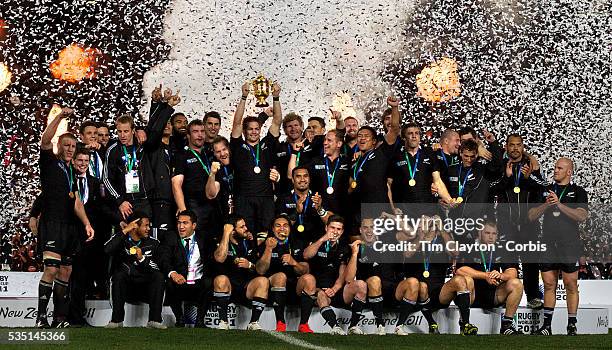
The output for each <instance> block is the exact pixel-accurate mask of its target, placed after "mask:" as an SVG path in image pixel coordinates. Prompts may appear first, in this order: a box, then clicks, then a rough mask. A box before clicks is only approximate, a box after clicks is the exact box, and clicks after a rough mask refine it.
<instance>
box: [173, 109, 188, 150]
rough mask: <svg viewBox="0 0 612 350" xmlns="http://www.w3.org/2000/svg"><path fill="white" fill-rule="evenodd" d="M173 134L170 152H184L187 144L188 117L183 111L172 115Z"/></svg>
mask: <svg viewBox="0 0 612 350" xmlns="http://www.w3.org/2000/svg"><path fill="white" fill-rule="evenodd" d="M170 124H172V135H171V136H170V154H172V155H174V154H176V153H178V152H182V150H183V149H185V146H186V145H187V124H188V121H187V117H186V116H185V114H183V113H180V112H179V113H174V114H173V115H172V117H170Z"/></svg>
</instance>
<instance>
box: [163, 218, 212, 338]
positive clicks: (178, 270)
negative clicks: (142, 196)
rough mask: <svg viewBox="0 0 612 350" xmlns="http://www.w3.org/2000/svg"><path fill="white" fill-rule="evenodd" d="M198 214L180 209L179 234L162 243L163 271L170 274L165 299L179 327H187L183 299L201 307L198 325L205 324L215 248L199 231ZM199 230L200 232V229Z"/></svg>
mask: <svg viewBox="0 0 612 350" xmlns="http://www.w3.org/2000/svg"><path fill="white" fill-rule="evenodd" d="M196 223H197V217H196V214H195V213H194V212H193V211H191V210H184V211H181V212H180V213H179V214H178V216H177V230H178V235H176V236H175V239H174V240H173V241H169V242H167V244H164V246H163V253H162V271H163V273H164V274H165V275H166V276H167V277H168V282H167V284H166V286H167V288H166V302H167V303H168V304H170V307H171V308H172V312H173V313H174V316H175V318H176V327H184V326H185V322H184V320H183V315H184V312H183V305H182V303H183V302H187V301H190V302H195V304H196V305H197V308H198V316H197V320H196V327H204V318H205V317H206V309H207V306H208V300H209V298H210V292H211V290H212V274H211V269H210V266H211V265H210V261H211V260H210V259H211V254H212V249H211V247H210V246H206V244H205V242H204V239H203V237H202V236H201V234H199V233H198V234H196V226H197V224H196ZM198 232H200V231H198Z"/></svg>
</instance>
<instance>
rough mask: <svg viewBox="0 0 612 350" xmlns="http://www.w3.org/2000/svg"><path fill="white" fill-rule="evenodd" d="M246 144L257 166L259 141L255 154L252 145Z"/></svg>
mask: <svg viewBox="0 0 612 350" xmlns="http://www.w3.org/2000/svg"><path fill="white" fill-rule="evenodd" d="M247 146H249V150H250V151H251V155H252V156H253V159H254V160H255V166H259V149H260V148H261V147H260V143H258V144H257V155H256V154H255V151H254V150H253V148H254V147H252V146H251V145H249V144H247Z"/></svg>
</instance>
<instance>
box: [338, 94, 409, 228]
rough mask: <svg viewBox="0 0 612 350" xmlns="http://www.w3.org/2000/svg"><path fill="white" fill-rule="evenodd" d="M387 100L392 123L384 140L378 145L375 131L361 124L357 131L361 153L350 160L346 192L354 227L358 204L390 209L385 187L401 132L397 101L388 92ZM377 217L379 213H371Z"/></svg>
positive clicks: (355, 225) (358, 209) (358, 215)
mask: <svg viewBox="0 0 612 350" xmlns="http://www.w3.org/2000/svg"><path fill="white" fill-rule="evenodd" d="M387 104H388V105H389V106H390V107H391V111H392V118H391V124H390V127H389V129H388V131H387V134H386V135H385V142H382V143H381V144H380V145H379V146H377V141H376V131H375V130H374V129H372V128H371V127H369V126H362V127H361V128H360V129H359V132H358V133H357V145H358V146H359V152H360V156H359V157H358V158H357V159H355V160H354V161H353V165H352V169H351V170H352V174H351V180H350V182H349V183H350V188H349V194H351V208H350V213H351V214H350V219H351V220H352V223H353V224H354V226H353V227H359V223H360V222H361V220H360V214H361V208H360V205H363V204H364V203H377V204H379V205H380V204H382V205H385V206H387V205H388V208H382V210H384V211H388V210H390V205H389V203H390V199H389V196H388V188H387V169H388V168H389V164H390V162H391V159H392V157H393V150H394V149H395V144H396V140H397V139H398V137H399V133H400V125H399V123H400V112H399V101H398V100H397V99H396V98H395V97H393V96H389V97H388V98H387ZM373 214H374V215H372V216H371V217H377V216H378V215H379V213H373Z"/></svg>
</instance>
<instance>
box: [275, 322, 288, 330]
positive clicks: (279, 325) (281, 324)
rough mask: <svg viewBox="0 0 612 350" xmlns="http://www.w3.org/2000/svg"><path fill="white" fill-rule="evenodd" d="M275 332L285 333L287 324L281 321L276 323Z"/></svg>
mask: <svg viewBox="0 0 612 350" xmlns="http://www.w3.org/2000/svg"><path fill="white" fill-rule="evenodd" d="M276 331H277V332H286V331H287V324H286V323H285V322H283V321H276Z"/></svg>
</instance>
